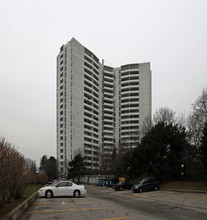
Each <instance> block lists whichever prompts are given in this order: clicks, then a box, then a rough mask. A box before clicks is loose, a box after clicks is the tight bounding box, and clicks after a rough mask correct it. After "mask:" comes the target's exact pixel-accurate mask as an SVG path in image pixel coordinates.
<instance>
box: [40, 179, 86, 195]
mask: <svg viewBox="0 0 207 220" xmlns="http://www.w3.org/2000/svg"><path fill="white" fill-rule="evenodd" d="M85 194H86V189H85V186H84V185H77V184H75V183H73V182H71V181H59V182H56V183H54V184H53V185H49V186H45V187H43V188H41V189H39V190H38V195H39V197H46V198H52V197H55V196H74V197H75V198H78V197H80V196H81V195H85Z"/></svg>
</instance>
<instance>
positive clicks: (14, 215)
mask: <svg viewBox="0 0 207 220" xmlns="http://www.w3.org/2000/svg"><path fill="white" fill-rule="evenodd" d="M36 198H37V192H35V193H34V194H32V195H31V196H30V197H29V198H28V199H26V200H25V201H24V202H23V203H22V204H20V205H19V206H17V207H16V208H15V209H13V210H12V211H11V212H10V213H9V214H7V215H6V216H5V217H4V218H3V220H16V219H18V218H19V217H20V216H21V215H22V213H23V212H24V211H25V210H26V209H27V208H28V206H29V205H30V204H31V203H32V202H33V201H34V200H35V199H36Z"/></svg>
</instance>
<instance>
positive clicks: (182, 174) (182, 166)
mask: <svg viewBox="0 0 207 220" xmlns="http://www.w3.org/2000/svg"><path fill="white" fill-rule="evenodd" d="M183 169H184V164H181V179H182V186H183V176H184V171H183Z"/></svg>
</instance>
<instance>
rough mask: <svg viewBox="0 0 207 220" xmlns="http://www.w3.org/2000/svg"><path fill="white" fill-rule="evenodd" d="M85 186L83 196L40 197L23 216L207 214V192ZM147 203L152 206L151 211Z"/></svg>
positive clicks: (45, 217)
mask: <svg viewBox="0 0 207 220" xmlns="http://www.w3.org/2000/svg"><path fill="white" fill-rule="evenodd" d="M86 188H87V190H88V194H87V195H86V196H84V197H80V198H73V197H61V198H51V199H45V198H37V199H36V200H35V202H34V203H33V204H32V205H31V207H30V208H29V209H28V210H26V212H25V213H24V214H23V215H22V217H21V218H20V219H22V220H23V219H31V220H32V219H91V220H93V219H94V220H95V219H96V220H98V219H99V220H101V219H102V220H106V219H107V220H110V219H111V220H113V219H137V216H139V219H164V218H165V219H166V216H165V217H164V215H168V214H169V219H173V216H176V217H178V215H179V216H182V215H184V217H188V219H195V217H196V216H197V218H196V219H205V218H206V215H207V193H187V192H186V193H182V192H173V191H164V190H158V191H150V192H143V193H133V192H132V191H130V190H125V191H115V190H113V189H111V188H105V187H95V186H87V187H86ZM115 200H116V201H115ZM142 205H143V207H142ZM147 206H150V207H151V208H150V213H149V214H148V213H147V212H148V211H147ZM152 206H154V209H153V207H152ZM136 207H137V208H139V210H138V209H137V208H136ZM158 207H159V211H158ZM172 207H173V209H172ZM168 209H169V210H168ZM143 210H144V211H143ZM152 212H153V214H152ZM162 212H163V213H162ZM174 212H176V213H174ZM190 216H191V217H190ZM184 217H183V218H182V217H180V219H184ZM167 219H168V218H167Z"/></svg>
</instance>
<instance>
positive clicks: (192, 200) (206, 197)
mask: <svg viewBox="0 0 207 220" xmlns="http://www.w3.org/2000/svg"><path fill="white" fill-rule="evenodd" d="M202 199H207V196H205V197H200V198H196V199H191V200H186V201H184V202H194V201H198V200H202Z"/></svg>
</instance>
